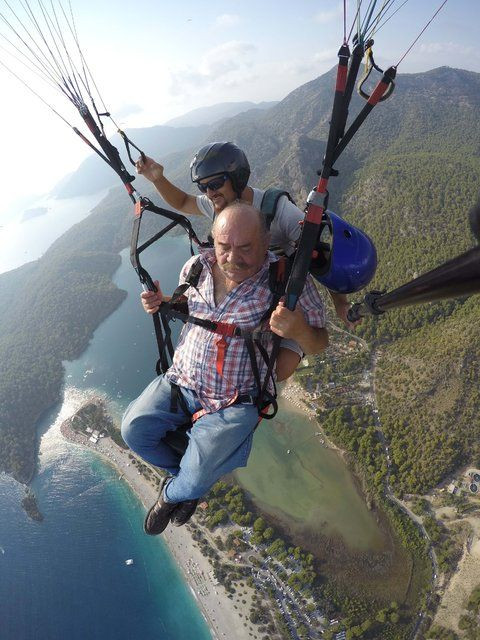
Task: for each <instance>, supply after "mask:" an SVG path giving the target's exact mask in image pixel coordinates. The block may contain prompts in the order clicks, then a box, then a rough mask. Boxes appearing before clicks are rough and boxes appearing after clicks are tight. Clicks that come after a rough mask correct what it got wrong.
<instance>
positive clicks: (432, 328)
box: [0, 68, 480, 491]
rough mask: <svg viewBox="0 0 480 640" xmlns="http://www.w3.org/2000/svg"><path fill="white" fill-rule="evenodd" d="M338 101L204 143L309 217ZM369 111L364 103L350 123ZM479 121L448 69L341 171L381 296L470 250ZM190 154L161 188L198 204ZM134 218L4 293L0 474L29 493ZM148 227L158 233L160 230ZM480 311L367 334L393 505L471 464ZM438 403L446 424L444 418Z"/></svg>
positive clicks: (334, 194) (370, 130)
mask: <svg viewBox="0 0 480 640" xmlns="http://www.w3.org/2000/svg"><path fill="white" fill-rule="evenodd" d="M333 87H334V74H333V73H332V72H330V73H327V74H325V75H324V76H321V77H320V78H317V79H315V80H313V81H311V82H309V83H307V84H306V85H303V86H302V87H299V88H298V89H297V90H295V91H293V92H292V93H291V94H290V95H289V96H287V97H286V98H285V99H284V100H283V101H282V102H280V103H279V104H277V105H275V106H274V107H272V108H270V109H267V110H263V111H262V110H252V111H247V112H245V113H242V114H239V115H238V116H236V117H234V118H232V119H230V120H227V121H225V122H223V123H222V124H221V125H220V127H218V128H217V129H215V130H214V131H213V132H210V133H209V134H208V135H209V139H210V140H212V139H215V140H221V139H230V140H235V141H236V142H237V143H238V144H239V145H240V146H242V147H243V148H244V149H245V150H246V152H247V155H248V157H249V159H250V163H251V166H252V170H253V171H252V180H251V184H252V185H253V186H261V187H266V186H269V185H277V186H282V187H284V188H287V189H289V190H290V192H291V193H292V195H293V196H294V197H296V199H297V202H298V203H299V204H300V205H301V206H303V203H304V200H305V197H306V194H307V193H308V191H309V190H310V188H311V187H312V185H314V184H315V183H316V170H317V169H318V168H320V166H321V159H322V155H323V152H324V148H325V137H326V135H327V130H328V120H329V118H330V110H331V103H332V96H333ZM360 106H361V100H360V99H359V98H356V99H355V101H354V104H353V107H352V112H353V114H354V113H355V111H358V109H359V108H360ZM479 107H480V75H479V74H475V73H471V72H466V71H462V70H455V69H449V68H441V69H436V70H433V71H430V72H427V73H423V74H411V75H400V76H399V77H398V79H397V88H396V90H395V92H394V94H393V96H392V98H391V99H390V100H388V101H387V102H386V103H383V104H380V105H378V107H376V109H375V110H374V111H373V112H372V114H371V116H370V118H369V119H368V120H367V122H366V123H365V125H364V127H363V128H362V130H361V131H360V133H359V134H358V136H357V137H356V139H355V140H354V141H353V142H352V144H351V146H350V147H349V148H348V150H347V151H346V152H345V153H344V155H342V157H341V159H340V160H339V161H338V163H337V168H338V169H339V170H340V176H339V177H338V178H333V179H332V180H331V188H330V190H331V199H330V206H331V208H332V209H334V210H336V211H338V212H339V213H341V214H342V215H345V217H346V218H347V219H349V220H350V221H352V222H355V223H358V224H359V225H360V226H362V227H363V228H365V229H366V230H367V231H368V232H369V233H370V234H371V236H372V237H373V238H374V240H375V242H376V244H377V248H378V253H379V269H378V274H377V276H376V278H375V281H374V282H373V283H372V285H373V286H374V287H375V288H383V287H389V288H391V287H393V286H395V285H398V284H400V283H402V282H404V281H406V280H408V279H410V278H411V277H412V276H413V275H415V274H416V273H418V274H419V273H421V272H423V271H424V270H426V269H429V268H432V267H433V266H435V265H436V264H438V263H440V262H441V261H443V260H445V259H446V258H449V257H452V256H454V255H456V254H457V253H459V252H461V251H463V250H465V249H466V248H467V247H469V246H471V244H472V238H471V236H470V233H469V231H468V227H467V213H468V210H469V208H470V207H471V206H472V205H473V203H474V201H475V200H476V197H477V190H478V186H479V185H480V143H479V140H480V123H479V121H478V118H477V114H478V112H479ZM182 140H183V142H182V144H183V145H184V149H185V140H184V139H183V138H182ZM204 142H206V140H202V141H201V142H199V143H198V144H196V143H195V142H194V141H192V144H195V146H200V144H203V143H204ZM181 148H182V146H181V145H180V146H179V147H178V149H181ZM192 152H193V148H189V149H188V150H184V151H180V150H179V151H178V152H176V153H175V154H172V155H171V156H169V158H168V159H167V160H166V162H165V164H166V173H167V175H168V176H169V177H172V178H173V179H174V180H175V181H178V182H179V183H180V184H181V185H183V186H184V187H186V188H188V190H190V191H192V192H193V191H194V190H193V189H192V185H191V183H190V182H189V171H188V165H189V162H190V159H191V156H192ZM143 186H144V185H143V184H142V189H143ZM145 194H146V195H151V191H148V190H145ZM154 200H155V201H156V202H159V199H158V198H157V197H154ZM131 217H132V216H131V205H130V203H129V200H128V198H127V196H126V195H125V191H124V190H123V189H122V188H119V189H115V190H114V191H112V193H111V194H110V195H109V197H108V198H107V199H106V200H105V201H104V202H102V203H101V205H99V207H97V209H96V210H95V211H94V213H93V214H92V215H91V216H90V217H89V218H87V219H86V220H84V221H83V222H82V223H80V224H78V225H76V226H75V227H74V228H72V229H71V230H70V231H69V232H68V233H67V234H65V235H64V236H63V237H62V238H61V239H59V240H58V241H57V242H56V243H55V244H54V245H53V246H52V248H51V249H50V250H49V251H48V252H47V253H46V254H45V255H44V256H43V257H42V259H41V260H39V261H37V262H36V263H34V264H31V265H26V266H25V267H23V268H21V269H18V270H16V271H15V272H12V273H9V274H5V275H3V276H1V277H0V304H1V306H2V309H6V312H5V313H4V314H3V316H1V317H0V336H1V338H0V361H1V362H2V367H4V372H2V373H3V375H2V378H1V379H0V412H1V415H0V452H1V453H0V469H5V470H7V471H8V472H10V473H12V474H14V475H15V476H16V477H19V478H23V479H25V478H28V477H29V475H30V473H31V471H32V469H33V460H34V433H35V428H34V423H35V421H36V420H37V419H38V417H39V416H40V415H41V413H42V412H43V411H44V410H45V409H46V408H47V407H48V406H49V405H51V404H52V403H53V402H54V401H55V399H56V398H57V397H58V394H59V391H60V388H61V382H62V365H61V362H62V360H65V359H68V358H73V357H76V356H77V355H78V354H79V353H80V352H81V350H82V349H84V348H85V346H86V344H87V342H88V340H89V338H90V336H91V335H92V332H93V330H94V328H95V327H96V326H97V325H98V324H99V323H100V322H101V321H102V320H103V319H104V318H105V317H106V316H107V315H108V314H109V313H111V311H112V310H113V309H114V308H115V307H116V306H117V305H118V304H119V303H120V302H121V300H122V296H123V294H122V293H121V292H119V291H118V290H116V289H115V287H114V286H113V285H112V284H111V281H110V276H111V274H112V273H113V271H114V269H115V268H116V265H117V264H118V260H119V258H118V252H119V251H120V250H121V249H122V248H123V247H125V246H126V245H127V244H128V237H129V234H130V228H131ZM150 224H151V225H152V226H154V225H155V226H157V228H158V220H155V216H152V222H151V223H150ZM205 230H206V225H205V224H204V227H203V231H205ZM18 291H21V292H22V295H21V296H19V295H18ZM479 308H480V302H479V297H478V296H477V297H476V298H472V299H471V300H469V301H468V302H467V303H466V304H463V303H462V301H456V302H445V303H441V304H435V305H433V304H432V305H427V306H423V307H417V308H411V309H407V310H404V311H399V312H392V313H390V314H387V315H386V316H384V317H383V318H381V319H379V320H375V321H372V320H368V321H366V322H365V323H364V325H363V327H362V328H361V333H362V334H363V335H364V336H365V337H366V338H367V339H369V340H371V341H374V342H375V344H377V345H378V346H380V356H379V359H378V370H379V375H378V380H377V391H378V393H379V398H380V409H381V417H382V423H383V424H384V425H385V428H386V431H387V436H388V438H389V439H390V440H391V442H392V446H393V448H394V451H393V454H392V455H393V462H394V463H395V464H396V465H397V468H398V472H397V482H398V485H397V487H398V490H399V491H406V490H408V491H410V490H414V489H425V488H427V487H428V486H432V485H433V484H434V483H435V482H438V480H439V479H440V478H441V477H443V475H444V474H445V473H446V472H447V471H448V470H449V469H450V468H452V466H454V465H456V464H458V463H459V462H460V461H462V460H463V459H464V458H466V457H467V456H468V455H471V447H470V443H472V442H473V440H474V438H476V439H477V440H478V435H480V433H479V431H480V427H479V423H478V417H477V416H476V414H475V411H474V407H475V405H476V404H477V405H478V399H477V397H476V395H475V384H474V380H475V379H478V369H476V367H477V364H476V363H478V353H477V349H478V347H477V345H478V343H479V340H478V335H476V334H475V331H476V327H478V320H479ZM419 353H422V357H421V360H422V363H421V367H420V366H419V365H418V366H417V364H416V360H418V359H419V358H418V355H419ZM3 363H6V364H5V365H4V364H3ZM412 363H413V364H412ZM462 363H463V364H462ZM461 365H462V366H461ZM475 376H476V378H475ZM406 377H408V379H409V381H408V385H407V383H406ZM407 387H408V389H409V391H408V393H407ZM402 389H405V395H402V393H401V392H402ZM392 390H395V394H396V395H395V398H396V401H395V402H394V394H393V392H392ZM444 390H445V391H444ZM447 390H448V392H447ZM422 394H423V395H422ZM429 394H430V395H429ZM447 396H448V398H449V403H447ZM425 397H428V398H430V401H429V402H424V401H423V400H422V398H425ZM439 397H441V398H442V401H443V399H444V400H445V403H447V404H448V410H446V411H444V412H442V411H440V409H439V407H440V406H441V405H440V404H439V402H438V398H439ZM407 398H408V400H407ZM447 404H445V406H447ZM442 406H443V405H442ZM434 409H436V413H434ZM427 411H431V413H426V412H427ZM476 413H477V414H478V411H477V412H476ZM426 425H428V428H427V427H426ZM426 431H428V434H429V436H428V439H427V438H426V439H425V440H428V446H427V442H425V447H411V451H410V454H409V456H408V460H407V459H406V458H405V454H404V452H405V450H407V449H408V448H409V447H410V443H411V442H413V441H418V440H419V438H422V437H423V434H424V433H425V432H426ZM467 433H468V434H469V436H471V438H470V437H469V438H467V437H466V434H467ZM402 452H403V453H402ZM433 456H435V457H436V461H435V464H434V465H433V464H431V463H430V462H431V459H432V457H433ZM417 475H418V478H417V480H416V481H415V482H414V481H413V479H412V478H413V477H414V476H417Z"/></svg>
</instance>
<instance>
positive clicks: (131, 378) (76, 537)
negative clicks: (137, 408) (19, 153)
mask: <svg viewBox="0 0 480 640" xmlns="http://www.w3.org/2000/svg"><path fill="white" fill-rule="evenodd" d="M169 245H170V249H169V250H171V251H172V252H173V253H176V255H175V256H173V257H170V255H169V254H168V252H167V254H165V253H164V250H161V251H160V252H157V254H156V257H158V258H159V259H160V262H162V259H163V260H165V258H167V262H166V263H167V264H168V265H169V277H170V279H171V281H172V284H173V283H174V281H175V279H176V278H177V275H176V274H178V271H179V268H180V265H181V264H182V263H183V262H184V261H185V259H186V258H187V257H188V251H187V245H186V243H185V242H184V239H183V238H182V239H173V240H172V243H169ZM175 247H176V249H177V251H176V249H175ZM165 251H167V249H165ZM147 262H148V260H147V261H146V263H147ZM170 267H171V270H170ZM152 273H155V272H154V271H153V272H152ZM157 274H158V272H157ZM163 276H164V277H163V278H162V280H163V281H165V282H166V280H167V278H166V276H165V274H163ZM135 278H136V276H135V274H134V272H133V270H132V269H131V267H130V266H129V265H128V260H127V261H126V263H124V264H123V265H122V267H121V268H120V270H119V272H118V274H117V282H118V283H119V286H122V287H124V288H128V289H129V290H130V291H131V292H132V295H130V296H129V297H128V299H127V300H126V302H125V303H124V305H122V307H121V310H120V309H119V310H118V311H117V313H115V314H113V315H112V316H111V317H110V318H109V320H108V321H107V322H105V323H104V324H103V325H102V326H101V327H99V329H98V330H97V332H96V333H95V337H94V340H93V341H92V345H91V346H90V348H89V349H87V351H86V352H85V353H84V355H83V356H82V358H80V359H79V361H76V362H74V363H67V367H66V368H67V374H66V375H67V376H68V377H67V378H66V383H67V384H66V388H65V396H64V400H63V402H62V403H61V406H59V407H57V408H56V409H55V410H52V412H50V414H49V415H47V416H45V417H44V419H43V420H42V423H41V424H40V425H39V433H40V456H39V469H38V474H37V476H36V478H35V480H34V482H33V490H34V491H35V494H36V497H37V502H38V505H39V508H40V511H41V512H42V513H43V515H44V516H45V519H44V521H43V522H41V523H37V522H33V521H31V520H30V519H29V518H28V517H27V516H26V514H25V513H24V511H23V510H22V509H21V508H20V506H19V503H20V500H21V497H22V496H23V489H22V488H21V487H19V486H18V485H17V484H16V483H15V482H14V481H12V480H11V479H9V478H7V477H5V476H0V514H1V516H0V640H64V639H65V638H69V639H70V640H77V639H78V640H80V639H81V640H86V639H88V640H96V639H98V640H137V639H144V638H148V639H158V640H183V639H185V640H187V639H188V640H192V639H195V640H197V639H198V640H207V639H209V638H211V635H210V632H209V630H208V627H207V625H206V623H205V621H204V619H203V617H202V615H201V613H200V611H199V609H198V607H197V605H196V603H195V600H194V598H193V595H192V593H191V592H190V590H189V587H188V586H187V585H186V583H185V582H184V580H183V577H182V575H181V574H180V573H179V570H178V569H177V566H176V564H175V562H174V560H173V558H172V556H171V555H170V553H169V551H168V548H167V547H166V546H165V545H164V543H163V542H162V540H161V539H159V538H150V537H148V536H146V535H145V534H144V533H143V529H142V524H143V519H144V509H143V507H142V506H141V504H140V502H139V501H138V499H137V498H136V497H135V496H134V494H133V493H132V491H131V490H130V488H129V487H128V486H127V485H126V484H125V483H124V482H123V481H119V479H118V476H117V474H116V473H115V471H114V470H113V469H112V468H111V467H110V466H107V465H105V464H104V463H103V462H102V461H101V460H100V459H99V458H98V457H97V456H95V455H94V454H92V453H90V452H89V451H87V450H83V449H81V448H79V447H77V446H75V445H72V444H70V443H67V442H66V441H65V440H64V439H63V438H62V436H61V434H60V431H59V425H60V423H61V422H62V420H63V419H65V418H66V417H68V416H69V415H71V414H72V413H73V412H74V411H75V409H76V408H77V407H78V406H79V405H80V403H81V402H82V400H83V398H84V396H85V393H86V392H85V391H84V390H85V389H91V388H95V389H98V390H101V391H103V392H105V394H106V395H108V396H110V397H112V398H114V399H115V400H116V403H114V404H113V408H114V410H116V411H117V412H118V413H120V412H121V411H122V407H123V406H124V404H125V403H126V402H128V401H129V399H130V398H133V397H134V396H135V395H136V394H137V393H138V392H139V391H140V390H141V388H142V387H143V386H144V385H145V384H146V382H147V380H149V379H150V378H152V377H153V371H154V363H155V353H154V347H155V342H154V338H153V335H152V327H151V319H150V318H148V317H147V316H146V314H144V313H143V311H142V310H141V309H140V307H139V302H138V296H139V284H138V281H136V279H135ZM168 286H169V285H168V284H167V287H168ZM120 311H121V313H120ZM127 318H129V319H130V323H129V322H127V321H126V319H127ZM132 323H133V328H132ZM139 361H140V362H139ZM85 362H88V363H89V365H88V366H86V365H85ZM129 362H136V363H137V364H136V365H133V366H130V367H128V366H126V365H125V363H129ZM134 367H138V368H139V370H137V369H136V368H134ZM92 368H93V371H92V373H88V372H87V373H86V370H87V371H90V370H92ZM140 369H141V371H140ZM117 396H120V397H117ZM128 558H132V559H133V560H134V564H133V565H132V566H127V565H125V560H126V559H128Z"/></svg>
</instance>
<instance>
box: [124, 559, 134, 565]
mask: <svg viewBox="0 0 480 640" xmlns="http://www.w3.org/2000/svg"><path fill="white" fill-rule="evenodd" d="M125 564H126V565H131V564H133V558H128V560H125Z"/></svg>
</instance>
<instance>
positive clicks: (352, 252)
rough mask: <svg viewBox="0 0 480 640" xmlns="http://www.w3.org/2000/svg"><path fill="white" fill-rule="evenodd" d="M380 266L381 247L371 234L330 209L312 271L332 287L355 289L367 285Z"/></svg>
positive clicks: (336, 288)
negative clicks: (378, 254) (378, 250)
mask: <svg viewBox="0 0 480 640" xmlns="http://www.w3.org/2000/svg"><path fill="white" fill-rule="evenodd" d="M376 268H377V251H376V249H375V245H374V244H373V242H372V240H371V238H369V236H368V235H367V234H366V233H364V232H363V231H361V230H360V229H358V228H357V227H354V226H353V225H352V224H348V222H346V221H345V220H343V218H341V217H340V216H338V215H337V214H336V213H333V211H328V210H327V211H326V212H325V213H324V218H323V224H322V229H321V232H320V238H319V247H318V256H317V257H315V258H314V259H313V260H312V263H311V267H310V273H311V274H312V275H313V276H314V277H315V278H316V279H317V280H318V281H319V282H321V283H322V284H323V285H325V286H326V287H327V288H328V289H331V290H332V291H336V292H338V293H353V292H354V291H359V290H360V289H363V287H366V286H367V284H368V283H369V282H370V280H371V279H372V278H373V276H374V275H375V270H376Z"/></svg>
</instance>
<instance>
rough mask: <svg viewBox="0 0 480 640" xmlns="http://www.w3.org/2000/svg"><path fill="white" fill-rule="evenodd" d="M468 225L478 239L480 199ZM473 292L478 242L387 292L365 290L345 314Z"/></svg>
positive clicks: (477, 283)
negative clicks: (360, 299) (361, 297)
mask: <svg viewBox="0 0 480 640" xmlns="http://www.w3.org/2000/svg"><path fill="white" fill-rule="evenodd" d="M470 226H471V229H472V232H473V234H474V236H475V237H476V239H477V240H478V241H479V242H480V203H479V204H478V205H477V207H475V208H474V209H473V210H472V211H471V212H470ZM474 293H480V246H479V247H475V248H474V249H470V250H469V251H466V252H465V253H462V254H461V255H459V256H457V257H456V258H453V259H452V260H449V261H448V262H445V263H444V264H442V265H440V266H439V267H436V268H435V269H432V270H431V271H428V272H427V273H424V274H423V275H421V276H419V277H418V278H415V280H411V281H410V282H407V283H406V284H404V285H402V286H401V287H398V288H397V289H394V290H393V291H390V292H389V293H384V292H380V291H371V292H370V293H367V295H366V296H365V298H364V300H363V302H360V303H356V304H354V305H353V306H352V308H351V309H350V311H349V312H348V318H349V320H350V321H351V322H355V321H356V320H359V319H360V318H361V317H363V316H365V315H367V314H372V315H381V314H382V313H385V311H390V310H391V309H397V308H399V307H407V306H409V305H413V304H420V303H425V302H434V301H437V300H445V299H448V298H459V297H461V296H465V295H471V294H474Z"/></svg>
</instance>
